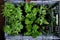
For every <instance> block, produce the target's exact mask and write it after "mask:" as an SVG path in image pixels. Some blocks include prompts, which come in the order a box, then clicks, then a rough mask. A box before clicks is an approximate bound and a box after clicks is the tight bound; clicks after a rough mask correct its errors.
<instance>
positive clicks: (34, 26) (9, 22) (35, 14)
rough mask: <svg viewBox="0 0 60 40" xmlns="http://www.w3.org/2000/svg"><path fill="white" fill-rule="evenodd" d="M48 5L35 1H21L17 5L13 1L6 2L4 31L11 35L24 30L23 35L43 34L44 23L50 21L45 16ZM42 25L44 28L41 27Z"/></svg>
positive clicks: (34, 35) (46, 23)
mask: <svg viewBox="0 0 60 40" xmlns="http://www.w3.org/2000/svg"><path fill="white" fill-rule="evenodd" d="M46 11H47V7H46V6H43V5H40V6H39V7H35V5H34V3H21V4H20V5H18V6H17V7H15V5H14V4H12V3H5V6H4V9H3V15H4V17H5V19H6V20H5V21H6V24H5V27H4V31H5V32H6V33H7V34H9V35H11V34H12V35H17V34H19V32H22V30H24V32H23V35H26V36H33V37H37V36H39V35H42V34H43V31H44V30H45V26H44V25H48V24H49V22H48V21H47V19H46V18H45V17H46V15H47V12H46ZM41 27H42V28H41Z"/></svg>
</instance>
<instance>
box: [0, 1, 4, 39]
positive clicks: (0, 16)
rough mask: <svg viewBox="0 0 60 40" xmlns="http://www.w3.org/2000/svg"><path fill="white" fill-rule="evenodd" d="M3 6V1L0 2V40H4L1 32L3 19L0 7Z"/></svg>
mask: <svg viewBox="0 0 60 40" xmlns="http://www.w3.org/2000/svg"><path fill="white" fill-rule="evenodd" d="M3 4H4V2H3V0H0V40H4V32H3V25H4V18H3V16H2V14H1V13H2V9H3V7H2V6H1V5H3Z"/></svg>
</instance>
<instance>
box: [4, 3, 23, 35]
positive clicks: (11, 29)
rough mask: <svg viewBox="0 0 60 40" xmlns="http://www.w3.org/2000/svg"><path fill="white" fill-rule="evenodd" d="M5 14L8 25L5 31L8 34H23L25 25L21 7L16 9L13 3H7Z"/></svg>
mask: <svg viewBox="0 0 60 40" xmlns="http://www.w3.org/2000/svg"><path fill="white" fill-rule="evenodd" d="M3 14H4V16H5V18H6V25H5V27H4V31H5V32H6V33H7V34H13V35H16V34H18V32H21V29H23V25H22V23H21V21H22V20H23V18H24V16H22V10H21V9H20V8H19V7H17V8H16V7H15V6H14V5H13V4H12V3H5V7H4V10H3Z"/></svg>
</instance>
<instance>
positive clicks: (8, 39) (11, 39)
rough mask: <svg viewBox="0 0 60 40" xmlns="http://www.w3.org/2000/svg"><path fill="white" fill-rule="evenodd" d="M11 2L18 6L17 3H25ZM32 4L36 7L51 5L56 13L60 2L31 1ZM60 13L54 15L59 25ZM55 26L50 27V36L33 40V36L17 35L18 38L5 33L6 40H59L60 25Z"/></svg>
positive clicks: (42, 36) (46, 35)
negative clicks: (59, 16) (59, 15)
mask: <svg viewBox="0 0 60 40" xmlns="http://www.w3.org/2000/svg"><path fill="white" fill-rule="evenodd" d="M10 2H12V3H13V4H17V3H20V2H23V1H10ZM31 2H34V3H35V5H51V7H50V8H52V9H54V11H55V10H56V9H58V8H59V2H58V1H31ZM58 10H59V9H58ZM59 12H60V11H59ZM59 12H57V11H55V12H54V15H55V16H56V15H57V17H56V21H57V23H58V14H59ZM51 15H52V14H51ZM52 16H53V15H52ZM59 20H60V18H59ZM59 22H60V21H59ZM53 26H54V25H52V26H51V27H49V33H48V34H45V35H41V36H38V37H37V38H32V37H31V36H22V35H20V34H19V35H17V36H12V35H10V36H9V35H8V34H6V33H5V38H6V40H35V39H36V40H48V39H49V40H52V39H59V35H60V34H59V33H60V32H59V30H60V29H59V28H60V23H58V24H56V26H55V27H53ZM56 28H57V29H56ZM56 30H57V31H56ZM52 32H55V33H56V34H57V36H56V34H51V33H52Z"/></svg>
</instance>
